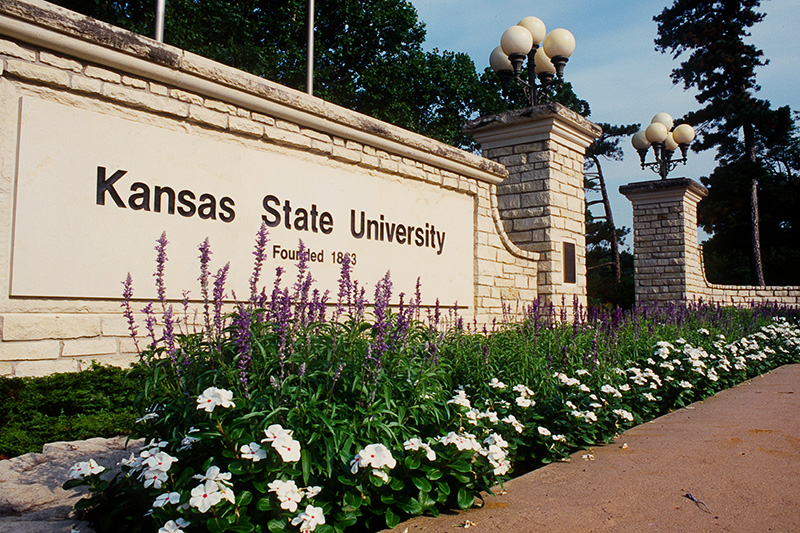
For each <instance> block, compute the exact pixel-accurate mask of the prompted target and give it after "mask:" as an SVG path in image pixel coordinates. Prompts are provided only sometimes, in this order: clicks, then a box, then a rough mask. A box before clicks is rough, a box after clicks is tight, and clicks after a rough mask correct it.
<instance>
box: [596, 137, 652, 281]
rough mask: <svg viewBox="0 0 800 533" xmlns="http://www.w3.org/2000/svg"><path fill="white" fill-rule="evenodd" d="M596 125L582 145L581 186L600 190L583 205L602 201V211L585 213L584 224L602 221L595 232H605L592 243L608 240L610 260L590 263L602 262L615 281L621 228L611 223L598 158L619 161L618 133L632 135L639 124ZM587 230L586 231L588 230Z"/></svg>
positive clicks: (618, 272) (619, 268) (618, 270)
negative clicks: (596, 197)
mask: <svg viewBox="0 0 800 533" xmlns="http://www.w3.org/2000/svg"><path fill="white" fill-rule="evenodd" d="M599 126H600V127H601V128H602V129H603V133H602V135H601V136H600V137H598V138H597V139H595V140H594V142H592V144H591V145H590V146H589V147H588V148H587V149H586V160H585V162H584V179H585V180H586V186H585V187H584V188H585V189H586V190H587V191H592V192H599V193H600V200H594V201H588V202H586V207H587V209H588V208H589V207H591V206H592V205H593V204H597V203H601V204H603V212H604V213H605V214H604V215H603V216H602V217H593V216H592V215H591V214H588V215H587V228H588V227H589V222H590V220H591V222H592V223H594V224H598V223H602V224H604V226H605V227H604V228H603V231H600V228H598V232H597V233H598V235H603V233H607V235H606V236H604V237H603V238H600V239H598V242H597V243H594V244H596V245H599V244H600V243H601V242H603V241H605V242H608V243H609V248H610V255H611V260H610V261H609V262H606V263H600V262H598V263H596V264H594V265H593V266H592V267H593V268H600V267H603V266H610V267H611V272H612V276H613V278H614V280H615V281H616V282H617V283H619V282H620V280H621V276H622V263H621V261H620V254H619V245H620V239H621V237H622V235H620V233H621V232H618V231H617V228H616V226H615V225H614V216H613V213H612V212H611V202H610V200H609V198H608V189H607V188H606V179H605V175H604V174H603V167H602V166H601V165H600V158H601V157H602V158H604V159H607V160H612V161H621V160H622V155H623V154H622V148H620V146H619V141H620V137H627V136H629V135H633V134H634V133H636V132H637V131H639V127H640V126H641V124H629V125H627V126H615V125H612V124H605V123H601V124H599ZM598 219H600V220H603V221H604V222H598ZM623 230H624V228H623ZM587 234H589V232H588V231H587ZM588 245H589V242H588V240H587V246H588Z"/></svg>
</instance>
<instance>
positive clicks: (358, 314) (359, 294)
mask: <svg viewBox="0 0 800 533" xmlns="http://www.w3.org/2000/svg"><path fill="white" fill-rule="evenodd" d="M366 293H367V291H366V289H364V287H359V286H358V282H357V281H354V282H353V294H355V295H356V296H355V300H354V301H353V309H354V311H355V315H354V316H353V319H354V320H355V321H356V322H361V321H362V320H363V319H364V311H365V310H366V307H367V299H366V298H365V297H364V296H365V295H366Z"/></svg>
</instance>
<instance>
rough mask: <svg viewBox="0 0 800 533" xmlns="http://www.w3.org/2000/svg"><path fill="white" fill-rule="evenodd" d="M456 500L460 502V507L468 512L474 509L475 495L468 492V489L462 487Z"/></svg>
mask: <svg viewBox="0 0 800 533" xmlns="http://www.w3.org/2000/svg"><path fill="white" fill-rule="evenodd" d="M456 500H457V502H458V507H459V508H460V509H465V510H466V509H469V508H470V507H472V505H473V504H474V503H475V494H474V493H473V492H472V491H469V490H467V489H466V487H461V488H460V489H458V495H457V496H456Z"/></svg>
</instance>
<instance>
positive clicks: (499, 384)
mask: <svg viewBox="0 0 800 533" xmlns="http://www.w3.org/2000/svg"><path fill="white" fill-rule="evenodd" d="M489 386H490V387H492V388H493V389H505V388H506V387H508V385H506V384H505V383H503V382H502V381H500V380H498V379H497V378H492V380H491V381H490V382H489Z"/></svg>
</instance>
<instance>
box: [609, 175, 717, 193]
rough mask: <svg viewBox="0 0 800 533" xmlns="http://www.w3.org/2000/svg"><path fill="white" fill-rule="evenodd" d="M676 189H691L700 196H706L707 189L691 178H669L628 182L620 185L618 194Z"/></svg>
mask: <svg viewBox="0 0 800 533" xmlns="http://www.w3.org/2000/svg"><path fill="white" fill-rule="evenodd" d="M678 189H683V190H685V191H692V192H693V193H695V194H696V195H698V196H699V197H701V198H703V197H705V196H708V189H706V188H705V187H703V186H702V185H700V184H699V183H697V182H696V181H694V180H693V179H691V178H669V179H665V180H651V181H637V182H635V183H629V184H628V185H622V186H620V188H619V192H620V194H623V195H625V196H629V195H632V194H633V195H635V194H641V193H648V192H650V193H656V192H666V191H669V190H678Z"/></svg>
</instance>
